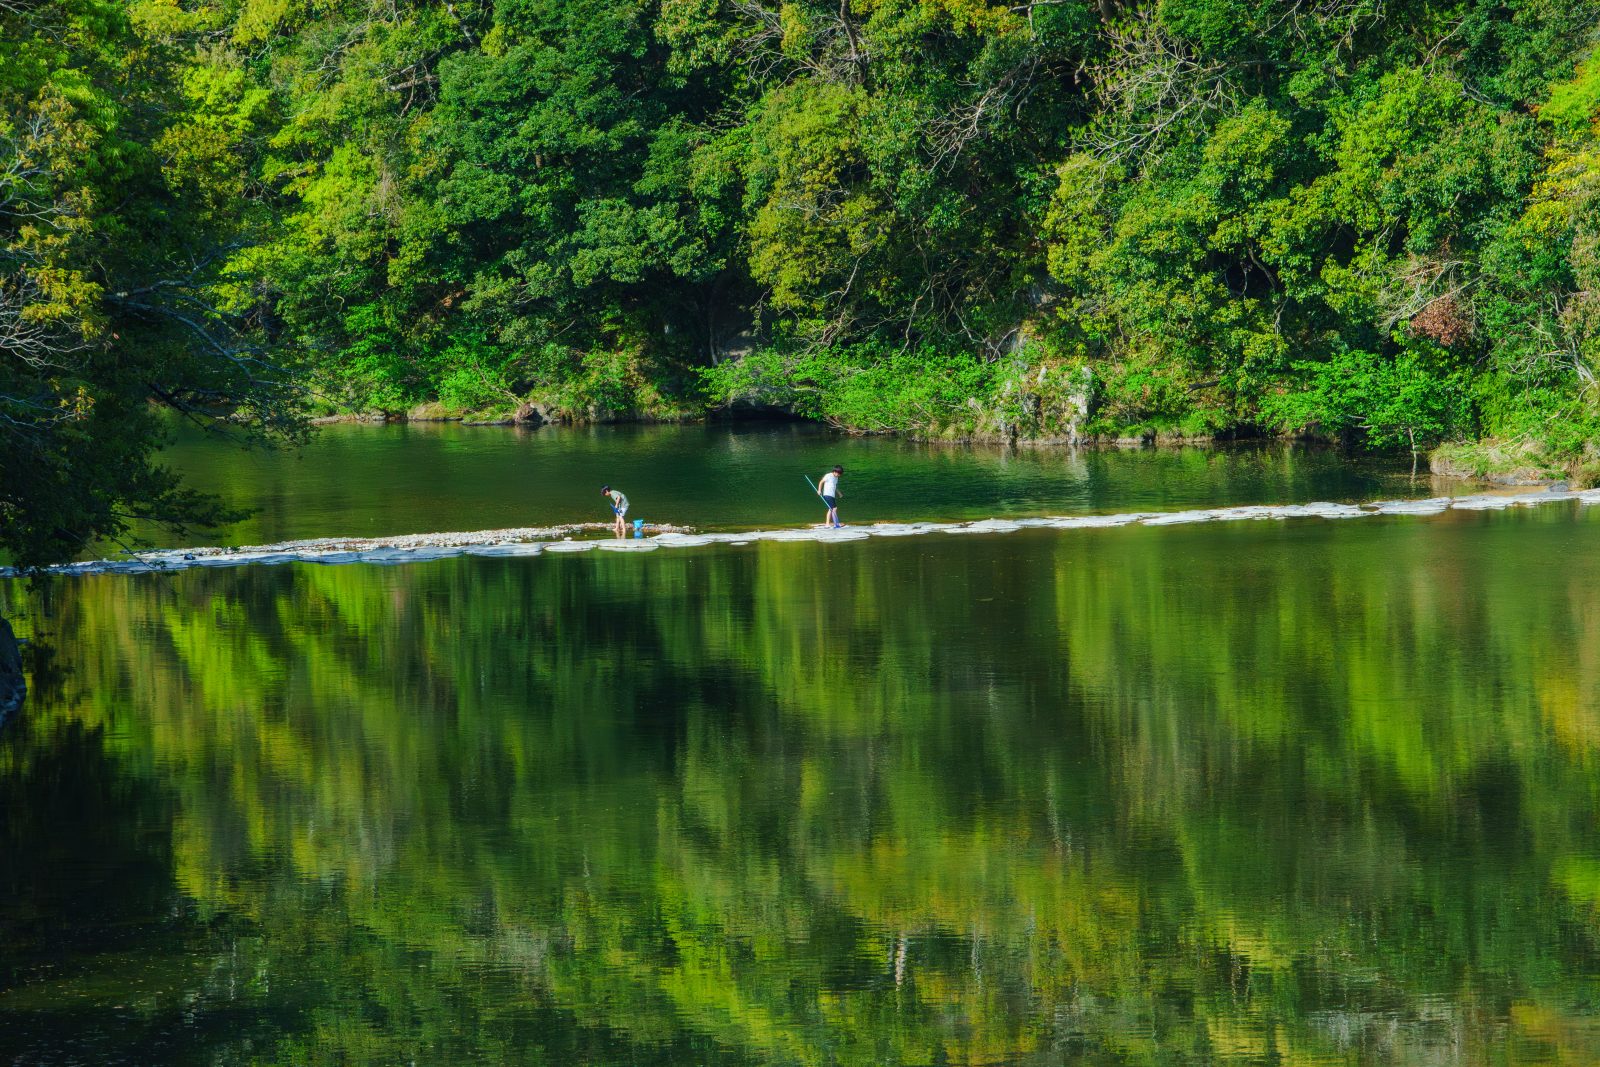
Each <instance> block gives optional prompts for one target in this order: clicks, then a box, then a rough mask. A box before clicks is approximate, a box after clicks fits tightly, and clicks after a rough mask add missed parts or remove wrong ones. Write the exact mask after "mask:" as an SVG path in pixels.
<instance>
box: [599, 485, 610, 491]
mask: <svg viewBox="0 0 1600 1067" xmlns="http://www.w3.org/2000/svg"><path fill="white" fill-rule="evenodd" d="M600 491H601V492H602V493H609V492H611V487H610V486H609V485H602V486H601V487H600Z"/></svg>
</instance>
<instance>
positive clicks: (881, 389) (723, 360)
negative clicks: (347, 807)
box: [0, 0, 1600, 560]
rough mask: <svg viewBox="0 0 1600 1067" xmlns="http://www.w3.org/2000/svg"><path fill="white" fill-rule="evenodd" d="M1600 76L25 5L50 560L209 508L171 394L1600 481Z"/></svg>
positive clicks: (44, 0) (958, 42) (19, 538)
mask: <svg viewBox="0 0 1600 1067" xmlns="http://www.w3.org/2000/svg"><path fill="white" fill-rule="evenodd" d="M1597 35H1600V2H1597V0H1147V2H1144V3H1137V2H1126V0H1020V2H1016V3H1012V2H1010V0H999V2H995V3H989V2H986V0H838V2H837V3H836V2H834V0H788V2H780V0H656V2H651V3H640V2H638V0H132V2H128V0H0V464H3V466H4V468H5V470H6V479H5V482H4V485H3V487H0V518H4V520H5V522H4V524H3V525H4V526H5V528H6V531H7V536H6V540H7V543H8V546H9V547H10V549H11V551H12V553H13V555H14V557H16V558H20V559H23V560H29V559H45V558H56V557H60V556H62V555H63V554H64V552H66V551H68V550H69V549H70V548H72V547H75V546H76V545H77V544H81V539H82V537H83V536H86V535H87V534H90V533H98V532H104V531H105V530H108V529H114V528H115V527H116V525H117V524H118V523H120V522H122V521H124V520H125V518H126V517H127V516H128V515H129V514H135V515H145V516H156V517H162V516H176V515H182V514H192V513H194V511H195V509H196V507H197V502H196V501H195V500H193V499H192V498H190V497H188V496H186V495H185V493H184V491H183V490H182V488H181V487H180V486H178V485H177V484H175V483H174V482H173V481H172V479H171V478H170V477H169V476H168V475H165V474H163V473H162V472H161V471H160V469H159V467H157V466H155V465H154V464H153V457H154V451H153V450H154V449H155V448H156V444H155V442H156V441H157V440H158V439H159V435H158V434H157V433H156V432H155V430H156V426H157V423H156V421H155V420H156V418H157V415H156V414H155V412H154V411H153V406H152V405H151V403H150V401H151V400H152V399H154V400H156V401H157V402H158V404H159V405H161V406H165V407H168V408H176V409H178V410H180V411H183V412H187V413H189V414H191V415H193V416H195V417H200V418H210V417H214V416H215V415H217V414H218V413H220V412H228V413H230V414H232V416H233V417H234V418H235V419H236V420H237V421H238V422H240V423H241V424H244V425H252V426H258V427H265V428H267V429H269V430H272V429H279V430H281V429H291V430H292V429H293V428H294V427H295V426H296V425H298V423H299V420H300V419H302V418H303V417H304V416H305V415H306V414H307V413H311V414H319V413H329V412H335V411H349V412H372V411H382V412H392V413H400V412H406V411H408V410H413V409H415V408H417V407H419V406H424V405H429V406H431V407H430V409H431V410H433V411H435V412H457V413H477V414H480V415H507V414H510V413H512V412H516V411H521V412H523V413H525V414H526V413H530V412H537V413H539V415H540V416H542V417H548V418H553V419H601V418H684V417H695V416H698V415H701V414H704V413H706V412H707V411H711V410H715V409H718V408H721V407H726V406H729V405H738V404H758V405H763V406H772V407H778V408H785V409H789V410H792V411H794V412H796V413H798V414H802V415H805V416H809V417H814V418H820V419H826V420H829V421H831V422H833V423H835V424H837V425H840V426H844V427H848V428H852V429H859V430H867V431H896V432H905V433H913V434H919V435H925V436H930V437H949V438H958V437H989V438H1012V437H1017V438H1073V437H1080V438H1081V437H1124V436H1136V437H1150V436H1157V435H1169V436H1184V437H1195V436H1208V435H1222V434H1234V433H1245V434H1250V433H1271V434H1296V433H1309V434H1313V435H1316V436H1320V437H1324V438H1330V439H1337V440H1341V441H1342V442H1344V443H1346V444H1350V445H1355V446H1363V447H1375V448H1402V449H1409V450H1412V451H1416V450H1418V449H1421V448H1424V447H1428V446H1432V445H1434V444H1436V443H1438V442H1443V441H1458V442H1471V441H1479V440H1484V439H1489V440H1493V441H1496V442H1499V443H1500V445H1501V446H1502V447H1503V448H1505V449H1507V450H1509V451H1510V452H1512V453H1518V454H1523V453H1525V454H1526V455H1528V456H1531V457H1533V458H1534V460H1535V461H1537V462H1540V463H1545V464H1553V465H1565V466H1567V467H1569V468H1572V469H1574V470H1576V472H1577V473H1578V474H1579V475H1580V476H1582V475H1583V474H1584V470H1583V467H1584V464H1585V463H1586V462H1587V461H1588V460H1589V459H1590V458H1591V457H1590V453H1589V451H1588V450H1589V449H1590V448H1591V447H1592V446H1591V444H1590V442H1593V441H1596V440H1600V397H1597V396H1596V393H1595V390H1594V386H1595V370H1596V368H1600V210H1597V209H1596V207H1595V204H1596V197H1597V189H1600V177H1597V174H1600V170H1597V167H1600V59H1596V58H1594V52H1595V47H1596V42H1597V40H1600V36H1597ZM1519 450H1520V453H1519ZM1596 467H1597V469H1600V461H1597V463H1596Z"/></svg>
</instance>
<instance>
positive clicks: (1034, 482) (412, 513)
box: [152, 423, 1465, 544]
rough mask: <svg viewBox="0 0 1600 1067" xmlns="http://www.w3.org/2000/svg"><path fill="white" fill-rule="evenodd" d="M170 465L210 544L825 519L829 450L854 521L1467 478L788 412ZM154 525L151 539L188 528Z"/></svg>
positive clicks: (1384, 466) (456, 432) (206, 443)
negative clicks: (208, 505) (617, 519)
mask: <svg viewBox="0 0 1600 1067" xmlns="http://www.w3.org/2000/svg"><path fill="white" fill-rule="evenodd" d="M170 455H171V457H172V463H173V466H175V467H176V468H177V469H179V470H181V471H183V472H184V473H185V474H187V475H188V476H189V477H190V479H191V480H192V482H193V484H195V485H196V486H197V487H199V488H202V489H205V490H206V491H208V492H212V493H216V494H218V495H220V496H222V497H223V498H224V499H225V500H227V501H228V502H229V503H230V504H233V505H234V506H236V507H243V508H254V509H257V510H256V514H255V515H254V516H253V517H252V518H251V519H249V520H247V521H245V522H242V523H239V524H238V525H236V526H234V527H232V528H231V529H229V530H227V531H224V532H223V533H222V534H220V535H210V536H203V537H202V538H201V540H203V541H204V542H205V543H208V544H210V543H218V542H221V543H226V544H248V543H263V542H271V541H279V540H287V539H290V538H299V537H321V536H344V535H349V536H361V537H372V536H382V535H385V534H403V533H434V532H439V531H451V530H482V529H500V528H505V527H511V526H543V525H551V524H557V523H570V522H593V521H605V522H610V521H611V512H610V510H609V509H608V508H607V506H606V504H605V501H604V500H603V499H602V498H601V496H600V492H599V490H600V486H601V485H602V484H603V483H610V484H614V485H616V486H617V487H618V488H620V489H621V490H622V491H623V492H625V493H627V494H628V498H629V500H630V502H631V504H632V509H631V511H630V517H640V518H644V519H645V520H647V521H649V522H670V523H676V524H680V525H683V524H686V525H693V526H696V527H699V528H701V529H727V528H746V529H748V528H752V527H770V526H781V525H797V524H801V523H808V522H817V521H819V520H820V519H821V518H822V508H821V506H820V502H819V501H818V500H817V498H816V497H815V496H814V495H813V494H812V491H811V488H810V487H809V486H808V485H807V484H806V482H805V479H806V478H807V477H810V478H811V479H812V480H815V479H817V478H818V477H820V476H821V474H822V472H823V471H825V470H827V469H829V468H830V467H832V466H833V465H834V464H835V463H838V464H842V465H843V466H844V467H845V469H846V476H845V480H844V483H843V485H842V488H843V490H844V497H843V499H844V501H845V502H846V503H845V505H844V507H843V509H842V513H843V517H844V518H845V519H846V521H849V522H877V521H909V520H924V519H927V520H934V519H973V518H987V517H990V516H997V515H1006V516H1017V515H1038V514H1056V515H1063V514H1077V513H1083V512H1108V511H1132V510H1151V511H1155V510H1174V509H1179V508H1187V507H1209V506H1213V505H1216V504H1222V503H1229V504H1257V503H1298V502H1305V501H1311V500H1344V501H1358V500H1368V499H1374V498H1379V497H1401V496H1427V495H1430V494H1434V493H1440V492H1461V491H1465V489H1464V487H1463V486H1462V485H1461V484H1460V483H1444V484H1442V485H1435V484H1433V483H1432V482H1431V481H1430V479H1429V478H1428V477H1427V476H1426V475H1424V476H1423V477H1422V478H1420V479H1418V478H1413V477H1412V476H1411V473H1410V466H1409V464H1401V463H1397V462H1394V461H1387V462H1378V461H1367V462H1363V463H1359V464H1357V463H1352V462H1351V461H1349V460H1348V459H1346V458H1343V457H1341V456H1340V455H1339V454H1338V453H1336V452H1331V451H1325V450H1324V451H1314V450H1305V449H1294V448H1289V447H1286V446H1282V445H1272V446H1260V447H1238V448H1232V449H1225V450H1205V449H1197V448H1190V449H1159V450H1157V449H1148V450H1134V451H1115V450H1088V451H1081V452H1072V451H1068V450H1065V449H1011V450H1005V449H1000V448H964V447H956V446H948V445H922V444H916V443H913V442H908V441H897V440H891V439H887V438H852V437H847V436H844V435H842V434H837V433H831V432H828V431H825V430H820V429H817V428H815V427H812V426H807V425H804V424H797V423H770V424H755V425H748V424H747V425H741V426H731V427H730V426H686V427H674V426H665V427H660V426H658V427H634V426H623V427H594V428H568V427H548V428H543V429H538V430H517V429H511V428H507V427H499V426H485V427H472V426H460V425H457V424H453V423H444V424H439V423H433V424H429V423H417V424H412V425H399V426H364V425H348V424H347V425H335V426H329V427H324V428H323V429H321V430H319V431H317V433H316V434H315V436H314V437H313V438H312V440H311V442H310V444H309V445H307V446H306V447H305V448H303V449H300V450H298V451H281V452H273V451H253V452H247V451H244V450H242V449H239V448H237V447H232V446H228V445H226V444H224V443H222V442H219V441H217V440H215V439H209V438H205V437H202V436H200V435H198V434H194V433H189V434H184V435H182V436H180V438H179V439H178V442H177V444H176V446H175V447H174V448H173V449H172V450H171V453H170ZM188 536H189V540H188V541H186V542H185V541H184V540H183V538H182V537H177V538H176V539H175V538H174V537H173V536H172V535H162V534H159V533H156V534H152V537H153V539H154V540H156V541H157V542H159V543H162V544H179V543H188V544H193V543H195V540H194V538H195V537H196V536H197V535H195V534H190V535H188Z"/></svg>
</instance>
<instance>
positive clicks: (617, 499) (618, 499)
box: [600, 485, 628, 537]
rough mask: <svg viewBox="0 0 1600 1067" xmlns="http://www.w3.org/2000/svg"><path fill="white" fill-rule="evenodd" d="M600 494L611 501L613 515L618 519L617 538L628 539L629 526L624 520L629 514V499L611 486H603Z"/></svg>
mask: <svg viewBox="0 0 1600 1067" xmlns="http://www.w3.org/2000/svg"><path fill="white" fill-rule="evenodd" d="M600 492H601V493H602V494H603V495H604V496H605V497H606V498H607V499H608V500H610V501H611V513H612V514H613V515H615V516H616V517H617V525H616V529H617V536H618V537H626V536H627V535H628V524H627V523H626V522H625V521H623V520H624V519H625V518H626V517H627V514H628V498H627V497H625V496H623V495H622V494H621V493H619V492H618V491H617V490H615V489H613V488H611V487H610V486H609V485H602V486H601V487H600Z"/></svg>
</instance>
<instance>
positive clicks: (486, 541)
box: [0, 489, 1600, 578]
mask: <svg viewBox="0 0 1600 1067" xmlns="http://www.w3.org/2000/svg"><path fill="white" fill-rule="evenodd" d="M1561 502H1568V503H1577V504H1580V505H1591V504H1600V489H1585V490H1578V491H1566V490H1563V491H1556V492H1538V493H1508V494H1483V495H1478V496H1455V497H1431V498H1429V499H1426V500H1378V501H1372V502H1369V503H1364V504H1334V503H1326V502H1318V503H1311V504H1253V505H1244V506H1240V507H1224V508H1196V509H1191V510H1186V511H1128V512H1120V513H1117V514H1112V515H1062V516H1046V517H1040V518H1018V519H1002V518H995V519H978V520H975V521H967V522H907V523H897V522H880V523H874V524H872V525H864V526H845V527H843V528H842V529H828V528H826V527H798V528H787V529H775V530H742V531H741V530H736V531H722V532H716V533H698V532H695V531H694V530H693V529H692V528H690V527H679V526H670V525H657V526H646V527H645V531H646V532H647V533H648V534H649V536H648V537H643V538H632V537H630V538H627V539H617V538H612V537H580V536H577V535H579V534H585V533H595V532H599V531H607V530H610V529H611V526H610V524H609V523H577V524H573V525H568V526H545V527H518V528H514V529H508V530H473V531H463V532H457V533H430V534H405V535H402V536H397V537H365V538H353V537H329V538H314V539H310V540H304V541H284V542H281V543H278V544H271V545H249V546H245V547H241V548H178V549H162V550H159V551H152V552H142V553H138V554H135V555H129V556H127V557H125V558H121V559H103V560H90V561H86V562H83V563H68V564H63V565H61V566H58V567H51V568H48V573H51V574H65V575H72V574H144V573H149V572H151V571H174V570H184V569H187V568H190V567H234V566H240V565H243V564H247V563H257V564H268V563H329V564H331V563H378V564H392V563H415V562H422V561H425V560H434V559H444V558H447V557H451V556H468V555H470V556H537V555H542V554H545V553H552V554H566V553H576V552H594V551H599V552H654V551H658V550H660V549H663V548H693V547H697V546H702V545H714V544H731V545H745V544H750V543H752V542H756V541H816V542H822V543H824V544H832V543H835V542H844V541H864V540H867V539H868V538H872V537H917V536H926V535H932V534H959V535H966V534H1003V533H1011V532H1013V531H1016V530H1024V529H1039V528H1043V529H1053V530H1079V529H1100V528H1105V527H1113V526H1130V525H1139V526H1177V525H1184V524H1193V523H1213V522H1248V521H1263V520H1285V519H1327V520H1332V519H1361V518H1369V517H1372V516H1378V515H1423V516H1425V515H1439V514H1441V513H1443V512H1446V511H1497V510H1503V509H1506V508H1520V507H1538V506H1540V505H1546V504H1556V503H1561ZM17 576H18V575H17V572H16V571H15V570H14V569H11V568H0V577H8V578H9V577H17Z"/></svg>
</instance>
